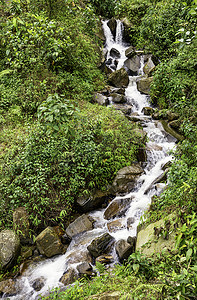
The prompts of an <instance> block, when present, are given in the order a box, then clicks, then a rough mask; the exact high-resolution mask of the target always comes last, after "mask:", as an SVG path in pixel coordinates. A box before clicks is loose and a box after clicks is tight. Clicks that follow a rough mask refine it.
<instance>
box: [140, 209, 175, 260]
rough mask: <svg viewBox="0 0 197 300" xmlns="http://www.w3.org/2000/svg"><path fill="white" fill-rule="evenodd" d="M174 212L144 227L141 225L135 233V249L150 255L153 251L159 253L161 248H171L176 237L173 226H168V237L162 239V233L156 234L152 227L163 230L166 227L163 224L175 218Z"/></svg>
mask: <svg viewBox="0 0 197 300" xmlns="http://www.w3.org/2000/svg"><path fill="white" fill-rule="evenodd" d="M176 218H177V217H176V215H175V214H170V215H168V217H167V219H166V218H165V221H164V219H161V220H159V221H157V222H155V223H151V224H150V225H148V226H146V227H142V228H140V229H139V227H138V233H137V242H136V250H139V251H141V252H142V253H143V254H145V255H147V256H150V255H152V254H153V253H161V252H162V251H163V250H168V249H170V250H172V249H174V247H175V238H176V231H175V230H174V226H171V228H168V239H164V237H163V234H160V235H159V236H157V235H156V234H155V229H154V228H158V229H159V228H160V229H161V228H164V231H166V230H167V229H166V228H165V224H167V220H168V222H169V221H170V222H171V223H172V224H173V223H174V222H175V220H176Z"/></svg>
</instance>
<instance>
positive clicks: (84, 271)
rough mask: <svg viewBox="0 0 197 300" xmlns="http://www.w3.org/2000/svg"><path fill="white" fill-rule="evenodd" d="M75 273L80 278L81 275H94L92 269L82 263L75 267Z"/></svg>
mask: <svg viewBox="0 0 197 300" xmlns="http://www.w3.org/2000/svg"><path fill="white" fill-rule="evenodd" d="M77 271H78V272H79V275H80V276H83V275H88V276H91V275H94V272H93V269H92V266H91V264H89V263H88V262H83V263H81V264H80V265H78V266H77Z"/></svg>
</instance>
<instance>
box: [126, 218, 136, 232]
mask: <svg viewBox="0 0 197 300" xmlns="http://www.w3.org/2000/svg"><path fill="white" fill-rule="evenodd" d="M133 223H135V218H133V217H130V218H128V219H127V229H129V228H130V227H132V224H133Z"/></svg>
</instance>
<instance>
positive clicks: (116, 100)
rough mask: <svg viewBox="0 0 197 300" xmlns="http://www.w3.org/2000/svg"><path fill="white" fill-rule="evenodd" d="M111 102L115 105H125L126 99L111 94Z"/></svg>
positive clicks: (119, 95)
mask: <svg viewBox="0 0 197 300" xmlns="http://www.w3.org/2000/svg"><path fill="white" fill-rule="evenodd" d="M111 97H112V101H113V102H115V103H126V102H127V99H126V97H125V96H124V95H121V94H116V93H113V94H111Z"/></svg>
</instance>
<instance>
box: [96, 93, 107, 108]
mask: <svg viewBox="0 0 197 300" xmlns="http://www.w3.org/2000/svg"><path fill="white" fill-rule="evenodd" d="M94 102H96V103H98V104H99V105H103V106H106V105H108V104H109V100H108V98H107V97H106V96H104V95H102V94H99V93H95V94H94Z"/></svg>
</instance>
